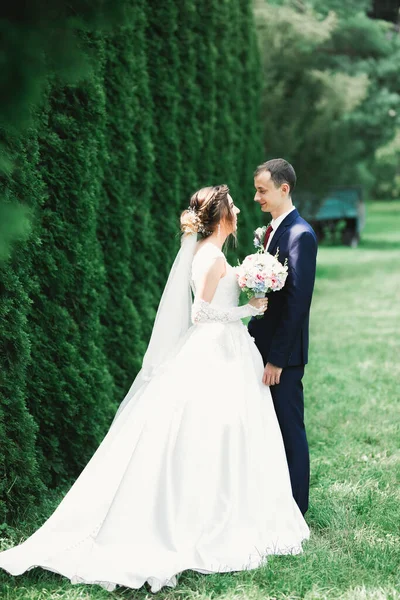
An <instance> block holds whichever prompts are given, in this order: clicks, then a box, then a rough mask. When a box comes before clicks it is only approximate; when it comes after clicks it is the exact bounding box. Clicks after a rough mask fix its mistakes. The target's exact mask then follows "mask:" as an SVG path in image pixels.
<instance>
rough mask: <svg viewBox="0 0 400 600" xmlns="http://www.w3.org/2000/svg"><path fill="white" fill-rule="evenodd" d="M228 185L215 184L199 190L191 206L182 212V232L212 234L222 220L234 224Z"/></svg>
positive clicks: (194, 195) (206, 235)
mask: <svg viewBox="0 0 400 600" xmlns="http://www.w3.org/2000/svg"><path fill="white" fill-rule="evenodd" d="M228 194H229V188H228V186H227V185H214V186H209V187H205V188H201V190H198V191H197V192H196V193H195V194H193V196H192V197H191V199H190V204H189V208H187V209H186V210H184V211H183V213H182V214H181V231H182V233H199V234H200V235H201V236H202V237H203V238H206V237H208V236H209V235H211V234H212V233H213V232H214V231H215V230H216V228H217V227H218V224H219V223H220V222H221V221H225V222H226V223H228V224H229V225H231V226H232V229H233V223H234V215H233V213H232V211H231V208H230V206H229V198H228Z"/></svg>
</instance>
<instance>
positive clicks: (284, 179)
mask: <svg viewBox="0 0 400 600" xmlns="http://www.w3.org/2000/svg"><path fill="white" fill-rule="evenodd" d="M264 171H269V172H270V173H271V179H272V181H273V183H274V185H275V187H279V186H281V185H282V183H287V184H288V185H289V188H290V193H292V192H293V190H294V188H295V187H296V179H297V178H296V171H295V170H294V169H293V167H292V165H291V164H290V163H289V162H288V161H287V160H285V159H284V158H273V159H272V160H267V162H265V163H262V165H259V166H258V167H257V169H256V170H255V171H254V177H258V175H260V173H263V172H264Z"/></svg>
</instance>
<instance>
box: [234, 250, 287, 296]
mask: <svg viewBox="0 0 400 600" xmlns="http://www.w3.org/2000/svg"><path fill="white" fill-rule="evenodd" d="M235 271H236V277H237V281H238V284H239V287H240V288H241V289H242V290H243V291H244V292H245V293H246V294H247V297H248V298H249V299H250V298H253V297H255V298H263V297H264V296H265V294H268V293H269V292H277V291H279V290H281V289H282V288H283V286H284V285H285V282H286V278H287V274H288V267H287V259H286V260H285V262H284V264H282V263H280V262H279V260H278V252H277V253H276V255H275V256H272V254H268V252H265V253H264V252H263V251H259V252H256V253H255V254H250V255H249V256H246V258H245V259H244V261H243V262H242V264H241V265H239V266H238V267H235Z"/></svg>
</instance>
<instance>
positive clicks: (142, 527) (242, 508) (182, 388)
mask: <svg viewBox="0 0 400 600" xmlns="http://www.w3.org/2000/svg"><path fill="white" fill-rule="evenodd" d="M216 256H223V254H222V253H221V252H220V251H219V250H218V248H216V246H214V245H213V244H211V243H206V244H205V245H203V246H202V247H201V248H200V250H199V251H198V253H197V254H196V255H195V257H194V259H193V263H192V285H193V287H194V289H195V288H196V282H198V281H199V280H200V278H201V277H202V276H203V274H204V272H205V270H206V269H207V268H208V266H209V264H210V261H211V260H214V259H215V257H216ZM238 298H239V288H238V286H237V283H236V277H235V274H234V271H233V269H232V267H230V266H229V265H227V272H226V275H225V277H223V278H222V279H221V280H220V283H219V285H218V288H217V291H216V293H215V296H214V298H213V301H212V303H211V308H212V309H214V310H215V311H216V315H217V316H215V320H214V321H211V322H199V323H197V324H195V325H193V326H191V327H190V328H189V330H188V331H187V332H186V334H185V336H184V339H183V341H182V342H181V343H180V345H179V348H178V349H177V350H176V351H175V353H174V354H173V355H171V356H170V357H169V359H168V360H166V361H164V363H163V364H162V366H161V368H159V369H158V370H157V372H156V373H155V374H153V376H152V377H151V379H150V380H149V381H148V382H147V383H146V384H145V385H144V386H142V387H141V388H140V389H139V392H137V393H136V394H134V396H133V398H131V400H130V401H129V402H128V403H127V404H126V406H125V407H124V408H123V410H122V412H120V414H119V415H118V416H117V418H116V419H115V420H114V422H113V424H112V426H111V428H110V430H109V431H108V433H107V435H106V437H105V438H104V440H103V442H102V443H101V445H100V446H99V448H98V450H97V451H96V453H95V454H94V456H93V457H92V459H91V460H90V462H89V463H88V465H87V466H86V467H85V469H84V470H83V472H82V473H81V475H80V476H79V478H78V479H77V480H76V482H75V483H74V485H73V486H72V488H71V489H70V490H69V492H68V493H67V495H66V496H65V497H64V499H63V500H62V502H61V503H60V504H59V506H58V507H57V509H56V510H55V512H54V513H53V514H52V515H51V517H50V518H49V519H48V520H47V521H46V522H45V523H44V525H43V526H42V527H41V528H40V529H38V530H37V531H36V532H35V533H34V534H33V535H32V536H31V537H30V538H29V539H27V540H26V541H25V542H23V543H22V544H20V545H18V546H16V547H14V548H11V549H9V550H6V551H4V552H1V553H0V567H1V568H3V569H5V570H6V571H8V572H9V573H11V574H12V575H18V574H21V573H23V572H24V571H26V570H28V569H31V568H33V567H35V566H40V567H43V568H45V569H49V570H51V571H55V572H56V573H60V574H62V575H64V576H66V577H68V578H69V579H70V580H71V582H72V583H97V584H100V585H101V586H102V587H104V588H105V589H108V590H110V591H112V590H113V589H115V587H116V585H122V586H128V587H130V588H139V587H141V586H142V585H143V584H144V583H145V582H146V581H147V582H148V583H149V584H150V586H151V589H152V591H153V592H156V591H158V590H159V589H160V588H161V587H162V586H164V585H167V586H171V587H173V586H174V585H176V575H177V574H179V573H180V572H182V571H184V570H185V569H193V570H196V571H200V572H201V573H210V572H224V571H238V570H242V569H253V568H256V567H257V566H260V565H262V564H263V563H264V562H265V560H266V557H267V556H268V555H269V554H294V553H299V552H301V542H302V540H304V539H307V538H308V536H309V530H308V527H307V525H306V523H305V521H304V519H303V517H302V515H301V513H300V510H299V509H298V507H297V505H296V503H295V501H294V500H293V498H292V493H291V487H290V480H289V472H288V467H287V463H286V457H285V451H284V447H283V442H282V438H281V433H280V429H279V426H278V422H277V418H276V416H275V412H274V407H273V404H272V399H271V394H270V391H269V388H268V387H266V386H264V385H263V384H262V381H261V378H262V373H263V363H262V359H261V356H260V354H259V352H258V350H257V348H256V346H255V344H254V341H253V339H252V338H251V337H250V335H249V334H248V332H247V329H246V327H245V326H244V325H243V324H242V322H241V320H240V318H239V317H238V318H237V320H235V321H229V320H227V319H226V314H228V315H229V314H230V311H231V309H235V308H236V307H237V306H238ZM219 311H222V312H221V313H219ZM224 311H225V312H224ZM211 312H212V311H211ZM234 312H235V311H234ZM239 313H240V310H239V312H238V314H239ZM212 314H213V313H212ZM220 314H221V315H222V316H220ZM224 315H225V316H224ZM211 318H214V317H211Z"/></svg>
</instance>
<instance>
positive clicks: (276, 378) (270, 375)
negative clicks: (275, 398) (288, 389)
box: [262, 363, 282, 385]
mask: <svg viewBox="0 0 400 600" xmlns="http://www.w3.org/2000/svg"><path fill="white" fill-rule="evenodd" d="M281 373H282V368H281V367H276V366H275V365H271V363H267V364H266V365H265V367H264V373H263V378H262V382H263V383H264V384H265V385H278V383H279V382H280V379H281Z"/></svg>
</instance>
